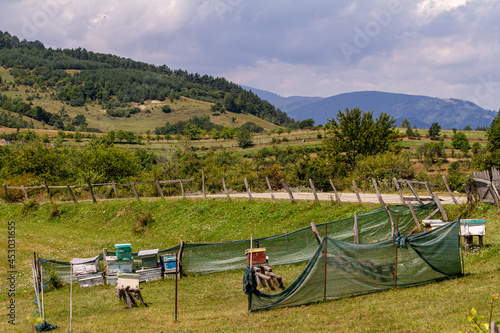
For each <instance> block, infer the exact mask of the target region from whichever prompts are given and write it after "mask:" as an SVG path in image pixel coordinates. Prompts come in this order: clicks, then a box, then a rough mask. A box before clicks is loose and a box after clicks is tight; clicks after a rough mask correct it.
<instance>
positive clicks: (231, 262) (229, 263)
mask: <svg viewBox="0 0 500 333" xmlns="http://www.w3.org/2000/svg"><path fill="white" fill-rule="evenodd" d="M435 208H436V204H435V203H434V202H431V203H428V204H425V205H414V210H415V213H416V214H417V216H418V217H419V218H420V219H422V218H424V217H425V216H428V215H429V214H430V213H431V212H432V211H433V210H434V209H435ZM388 209H389V211H390V212H391V215H392V218H393V220H394V223H396V221H398V226H399V231H400V232H401V233H403V234H408V233H410V232H411V231H412V230H413V229H414V228H415V227H416V226H415V222H414V220H413V217H412V215H411V212H410V209H409V208H408V206H406V205H392V206H388ZM326 226H328V236H329V237H331V238H334V239H337V240H341V241H345V242H353V240H354V231H353V226H354V217H349V218H345V219H342V220H337V221H332V222H327V223H322V224H318V225H317V228H318V231H319V233H320V235H321V236H323V235H325V228H326ZM392 232H393V231H392V225H391V222H390V219H389V216H388V214H387V212H386V211H385V209H384V208H382V207H381V208H377V209H374V210H371V211H369V212H366V213H363V214H360V215H358V233H359V242H360V243H372V242H377V241H381V240H384V239H388V238H390V237H391V236H392ZM255 243H258V246H259V247H264V248H266V255H267V256H268V257H269V264H270V265H287V264H293V263H299V262H305V261H308V260H310V259H311V257H312V256H313V255H314V253H315V252H316V250H317V248H318V243H317V241H316V239H315V236H314V234H313V232H312V230H311V228H310V227H305V228H302V229H299V230H296V231H293V232H290V233H286V234H282V235H277V236H272V237H266V238H255V239H254V246H255ZM179 248H180V245H176V246H174V247H171V248H168V249H165V250H162V251H159V255H161V254H164V253H169V252H176V251H179ZM249 248H250V240H240V241H232V242H222V243H209V244H199V243H198V244H185V245H184V250H183V255H182V270H183V272H184V273H193V274H206V273H215V272H222V271H227V270H234V269H242V268H244V267H245V266H247V263H246V256H245V250H247V249H249ZM132 255H133V256H136V255H137V253H133V254H132ZM99 259H101V260H102V254H101V256H100V257H99ZM40 260H41V265H42V269H43V270H44V271H43V275H44V280H45V278H46V277H47V279H48V277H49V271H50V270H55V272H56V273H57V274H58V275H59V277H60V278H61V280H62V281H63V282H64V283H69V281H70V265H69V262H61V261H54V260H47V259H40ZM139 265H140V260H134V267H136V266H139ZM75 280H76V278H75V277H73V282H74V283H76V281H75Z"/></svg>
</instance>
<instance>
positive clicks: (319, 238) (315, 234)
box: [311, 222, 321, 244]
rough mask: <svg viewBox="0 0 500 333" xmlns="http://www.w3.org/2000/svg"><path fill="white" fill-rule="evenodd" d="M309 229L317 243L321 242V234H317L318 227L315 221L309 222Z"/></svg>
mask: <svg viewBox="0 0 500 333" xmlns="http://www.w3.org/2000/svg"><path fill="white" fill-rule="evenodd" d="M311 229H312V232H313V234H314V236H315V237H316V240H317V241H318V244H321V236H320V235H319V232H318V228H317V227H316V223H314V222H311Z"/></svg>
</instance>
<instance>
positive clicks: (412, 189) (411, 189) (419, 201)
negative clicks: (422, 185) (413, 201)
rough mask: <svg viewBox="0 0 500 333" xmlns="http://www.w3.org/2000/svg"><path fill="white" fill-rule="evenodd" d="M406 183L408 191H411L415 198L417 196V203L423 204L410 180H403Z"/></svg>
mask: <svg viewBox="0 0 500 333" xmlns="http://www.w3.org/2000/svg"><path fill="white" fill-rule="evenodd" d="M405 183H406V185H408V187H409V188H410V191H412V193H413V195H414V196H415V198H417V200H418V203H419V204H421V205H423V204H424V203H423V201H422V199H420V197H419V196H418V194H417V192H416V191H415V189H414V188H413V186H411V184H410V182H409V181H408V180H406V181H405Z"/></svg>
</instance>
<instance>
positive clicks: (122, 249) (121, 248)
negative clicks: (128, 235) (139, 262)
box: [115, 243, 132, 260]
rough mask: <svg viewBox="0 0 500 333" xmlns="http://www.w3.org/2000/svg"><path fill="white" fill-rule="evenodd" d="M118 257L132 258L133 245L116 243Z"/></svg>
mask: <svg viewBox="0 0 500 333" xmlns="http://www.w3.org/2000/svg"><path fill="white" fill-rule="evenodd" d="M115 250H116V258H117V259H118V260H132V245H131V244H128V243H125V244H115Z"/></svg>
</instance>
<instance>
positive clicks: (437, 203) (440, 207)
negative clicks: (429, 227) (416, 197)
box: [434, 193, 448, 222]
mask: <svg viewBox="0 0 500 333" xmlns="http://www.w3.org/2000/svg"><path fill="white" fill-rule="evenodd" d="M434 201H435V202H436V205H437V206H438V208H439V211H440V212H441V215H442V217H443V221H445V222H448V215H446V211H445V210H444V208H443V205H442V204H441V200H439V197H438V195H437V194H436V193H434Z"/></svg>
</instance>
